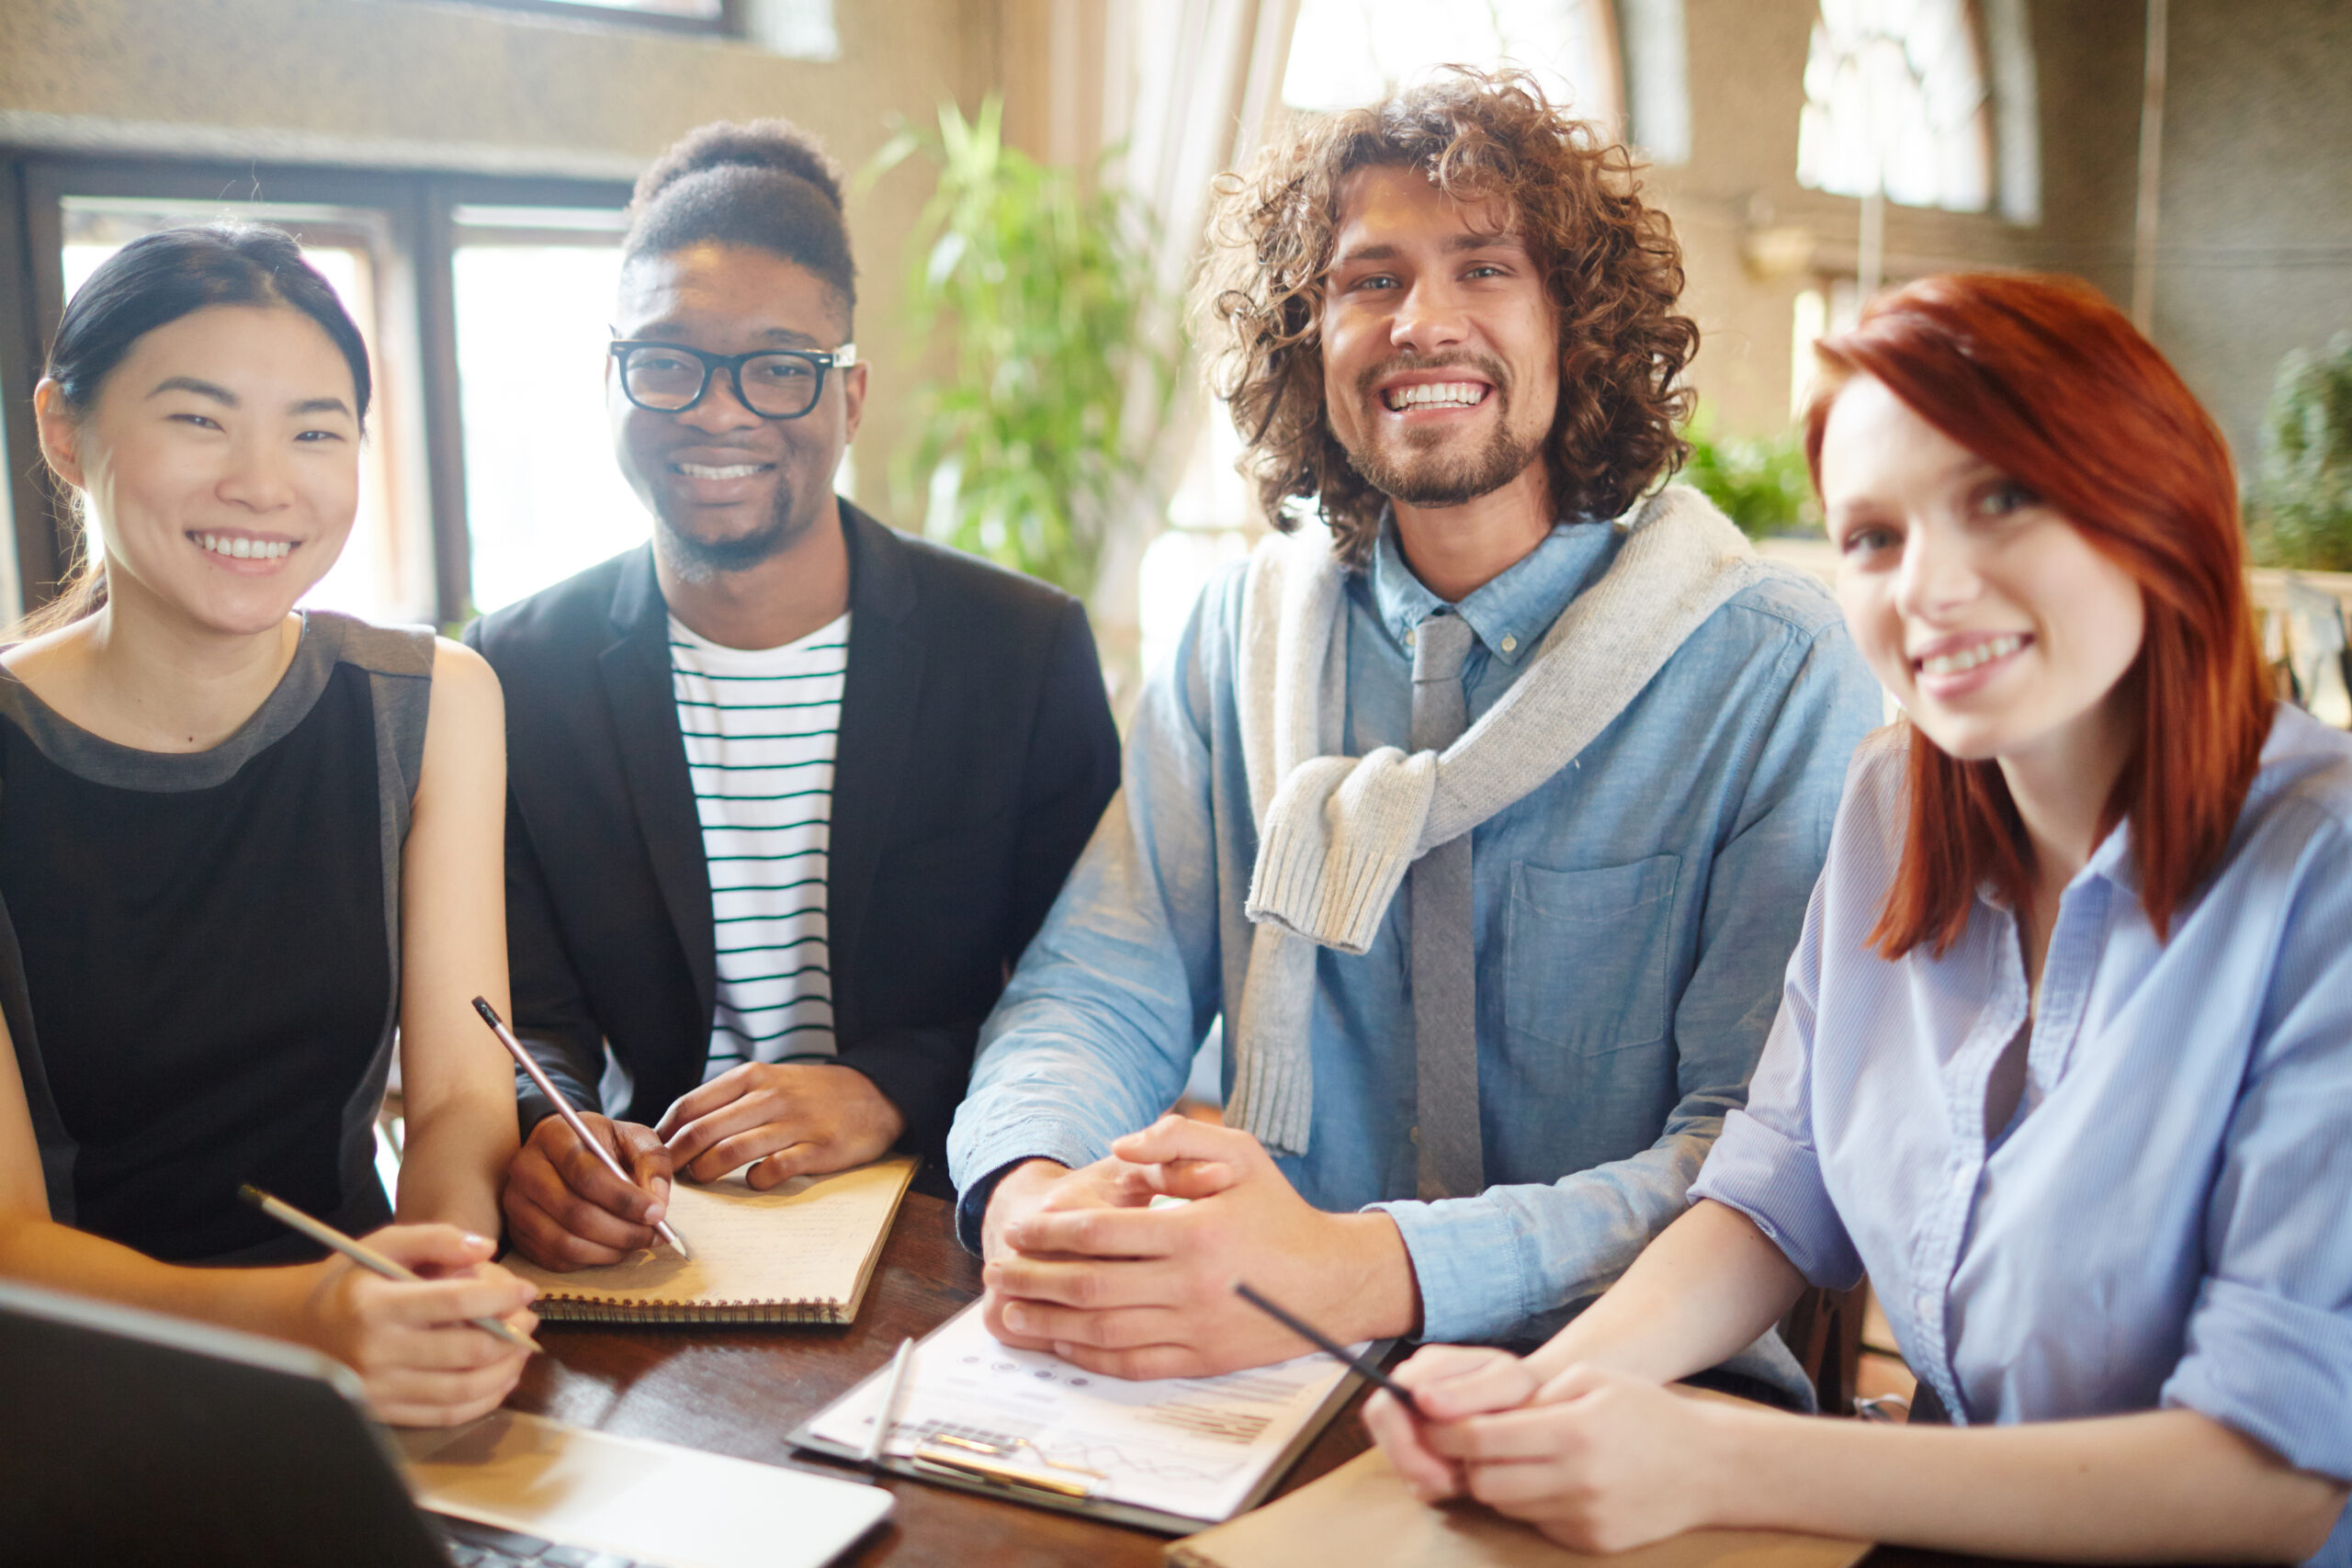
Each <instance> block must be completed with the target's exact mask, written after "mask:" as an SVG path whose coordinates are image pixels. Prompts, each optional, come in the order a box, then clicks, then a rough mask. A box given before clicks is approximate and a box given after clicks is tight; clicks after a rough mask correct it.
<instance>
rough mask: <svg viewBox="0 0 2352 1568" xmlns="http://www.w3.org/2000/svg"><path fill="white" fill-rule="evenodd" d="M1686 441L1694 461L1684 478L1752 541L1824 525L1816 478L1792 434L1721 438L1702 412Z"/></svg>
mask: <svg viewBox="0 0 2352 1568" xmlns="http://www.w3.org/2000/svg"><path fill="white" fill-rule="evenodd" d="M1683 436H1684V438H1685V439H1686V440H1688V441H1689V442H1690V443H1691V457H1690V460H1689V461H1688V462H1686V463H1684V464H1683V466H1682V472H1681V474H1680V476H1679V478H1680V479H1682V481H1683V482H1684V483H1685V484H1688V485H1691V486H1692V487H1694V488H1696V489H1697V490H1698V491H1701V492H1702V494H1704V495H1705V496H1706V498H1707V499H1708V500H1710V501H1712V502H1714V503H1715V504H1716V505H1717V506H1720V507H1722V508H1723V511H1724V516H1726V517H1728V518H1730V519H1731V520H1732V521H1733V522H1734V523H1736V524H1738V525H1739V530H1740V532H1741V533H1743V534H1746V535H1747V536H1748V537H1749V538H1751V539H1760V538H1763V537H1765V536H1768V535H1772V534H1795V533H1803V532H1806V531H1808V530H1813V529H1817V528H1819V526H1820V525H1821V509H1820V508H1819V507H1818V506H1817V505H1815V502H1814V499H1813V476H1812V475H1811V474H1810V473H1808V472H1807V471H1806V469H1805V465H1804V447H1803V446H1801V445H1799V443H1798V441H1797V438H1796V436H1795V435H1794V434H1782V435H1777V436H1736V435H1734V436H1718V435H1716V434H1715V433H1714V422H1713V420H1711V419H1709V418H1707V417H1706V416H1705V414H1704V413H1703V412H1702V413H1700V414H1698V415H1695V416H1693V417H1692V419H1691V423H1690V426H1689V427H1688V428H1687V429H1686V430H1685V431H1684V432H1683Z"/></svg>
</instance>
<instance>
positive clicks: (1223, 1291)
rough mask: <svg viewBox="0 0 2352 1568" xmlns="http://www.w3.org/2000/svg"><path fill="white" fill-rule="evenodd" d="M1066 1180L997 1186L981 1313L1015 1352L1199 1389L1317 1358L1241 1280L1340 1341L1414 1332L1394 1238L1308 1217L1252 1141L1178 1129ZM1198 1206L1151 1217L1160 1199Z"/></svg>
mask: <svg viewBox="0 0 2352 1568" xmlns="http://www.w3.org/2000/svg"><path fill="white" fill-rule="evenodd" d="M1111 1148H1112V1152H1111V1155H1110V1156H1109V1157H1107V1158H1104V1159H1101V1160H1097V1161H1096V1162H1094V1163H1093V1164H1092V1165H1089V1166H1085V1167H1083V1168H1080V1169H1077V1170H1071V1169H1069V1168H1066V1167H1064V1166H1061V1165H1059V1164H1057V1163H1056V1162H1054V1161H1052V1160H1045V1159H1038V1160H1031V1161H1029V1162H1027V1163H1026V1164H1024V1165H1021V1166H1018V1167H1015V1168H1013V1169H1012V1170H1011V1171H1009V1172H1007V1173H1006V1174H1005V1175H1004V1177H1003V1178H1002V1179H1001V1180H999V1181H998V1183H997V1187H996V1190H995V1192H994V1193H992V1194H991V1195H990V1197H989V1207H988V1213H987V1216H986V1218H985V1221H984V1222H983V1224H982V1228H981V1258H982V1269H981V1280H982V1282H983V1284H984V1286H985V1287H986V1292H987V1293H986V1296H985V1297H984V1301H985V1305H984V1307H983V1312H984V1314H985V1320H986V1322H987V1325H988V1328H989V1333H991V1334H993V1335H995V1336H996V1337H997V1338H998V1339H1000V1340H1001V1341H1003V1342H1004V1343H1005V1344H1008V1345H1015V1346H1019V1347H1022V1348H1025V1349H1033V1350H1052V1351H1053V1352H1055V1353H1056V1354H1057V1355H1058V1356H1060V1357H1061V1358H1062V1359H1064V1360H1067V1361H1069V1362H1072V1363H1074V1364H1075V1365H1078V1366H1080V1367H1084V1368H1086V1369H1087V1370H1089V1371H1096V1372H1102V1373H1103V1374H1106V1375H1108V1376H1113V1377H1122V1378H1170V1377H1204V1376H1209V1375H1213V1374H1215V1373H1218V1372H1227V1371H1238V1370H1239V1369H1240V1368H1243V1367H1257V1366H1264V1365H1266V1364H1268V1363H1270V1362H1273V1361H1280V1360H1284V1359H1288V1358H1290V1357H1293V1356H1296V1355H1300V1354H1302V1353H1304V1352H1305V1351H1306V1350H1307V1349H1308V1348H1309V1347H1308V1346H1307V1345H1306V1342H1305V1341H1303V1340H1301V1339H1299V1338H1297V1337H1295V1336H1294V1335H1292V1334H1291V1333H1290V1332H1289V1331H1288V1330H1287V1329H1284V1328H1283V1327H1282V1326H1281V1325H1278V1324H1276V1323H1274V1322H1273V1321H1272V1320H1271V1319H1269V1318H1267V1317H1266V1316H1265V1315H1264V1314H1261V1313H1260V1312H1258V1311H1257V1310H1256V1309H1255V1308H1253V1307H1251V1306H1250V1305H1249V1304H1248V1303H1245V1302H1243V1301H1241V1300H1240V1299H1239V1298H1238V1297H1237V1296H1236V1295H1234V1293H1233V1281H1234V1280H1237V1279H1238V1280H1247V1281H1248V1282H1249V1283H1250V1284H1251V1285H1252V1286H1255V1287H1256V1288H1257V1289H1259V1290H1261V1291H1263V1292H1265V1293H1266V1294H1267V1295H1269V1296H1271V1297H1272V1298H1273V1299H1274V1300H1276V1301H1278V1302H1281V1303H1283V1305H1285V1306H1288V1307H1290V1308H1291V1309H1292V1310H1293V1311H1295V1312H1296V1313H1297V1314H1300V1315H1301V1316H1303V1317H1305V1318H1306V1319H1307V1320H1308V1321H1309V1322H1312V1323H1315V1324H1317V1325H1318V1326H1321V1327H1323V1328H1324V1329H1325V1330H1326V1331H1327V1332H1329V1333H1331V1334H1334V1335H1336V1336H1338V1337H1340V1339H1341V1340H1343V1341H1355V1340H1360V1339H1373V1338H1383V1337H1389V1336H1392V1335H1397V1334H1409V1333H1411V1332H1412V1331H1413V1329H1414V1328H1415V1326H1416V1325H1418V1322H1419V1315H1420V1302H1419V1293H1418V1291H1417V1289H1416V1287H1415V1284H1414V1280H1413V1270H1412V1264H1411V1261H1410V1259H1409V1258H1408V1256H1407V1254H1406V1251H1405V1244H1404V1239H1403V1237H1402V1236H1401V1235H1399V1234H1398V1232H1397V1226H1396V1224H1395V1223H1394V1222H1393V1221H1391V1220H1390V1219H1389V1218H1388V1216H1387V1215H1385V1214H1384V1213H1376V1212H1375V1213H1358V1214H1335V1213H1326V1212H1324V1211H1322V1210H1318V1209H1316V1208H1314V1207H1313V1206H1312V1205H1310V1204H1308V1203H1307V1202H1306V1200H1305V1199H1303V1198H1301V1197H1300V1196H1299V1195H1298V1192H1297V1190H1295V1188H1293V1187H1292V1186H1291V1184H1290V1182H1289V1181H1288V1180H1287V1179H1284V1177H1283V1174H1282V1172H1281V1171H1280V1170H1279V1169H1278V1168H1276V1167H1275V1165H1274V1162H1273V1159H1272V1156H1269V1155H1268V1154H1267V1153H1266V1151H1265V1149H1264V1148H1263V1147H1262V1146H1261V1145H1260V1144H1259V1143H1258V1140H1257V1139H1255V1138H1253V1137H1251V1136H1250V1134H1247V1133H1243V1132H1239V1131H1237V1130H1235V1129H1232V1128H1227V1127H1217V1126H1212V1125H1209V1124H1208V1123H1205V1122H1194V1121H1191V1120H1188V1119H1186V1118H1184V1117H1181V1116H1175V1115H1169V1116H1163V1117H1161V1118H1160V1119H1159V1121H1158V1122H1154V1123H1152V1125H1150V1126H1149V1127H1147V1128H1145V1129H1144V1130H1143V1131H1142V1132H1140V1133H1133V1134H1128V1135H1127V1136H1125V1137H1124V1138H1121V1139H1119V1140H1118V1141H1117V1142H1116V1143H1114V1144H1113V1145H1111ZM1162 1195H1165V1196H1168V1197H1172V1198H1183V1199H1188V1200H1190V1201H1188V1202H1186V1203H1184V1204H1182V1205H1181V1206H1166V1205H1163V1206H1161V1207H1159V1208H1157V1209H1155V1208H1152V1207H1150V1203H1151V1201H1152V1200H1153V1199H1154V1198H1156V1197H1159V1196H1162Z"/></svg>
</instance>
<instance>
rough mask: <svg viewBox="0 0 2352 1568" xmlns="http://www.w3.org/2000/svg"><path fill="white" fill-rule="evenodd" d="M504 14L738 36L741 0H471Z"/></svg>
mask: <svg viewBox="0 0 2352 1568" xmlns="http://www.w3.org/2000/svg"><path fill="white" fill-rule="evenodd" d="M473 3H474V4H475V5H477V6H496V7H498V8H499V9H501V10H507V11H536V12H537V13H539V14H540V15H542V16H556V17H603V18H605V19H608V20H615V21H623V20H625V21H628V22H634V23H638V24H640V25H643V26H646V27H653V28H669V29H673V30H675V31H679V32H695V33H729V34H732V33H738V32H741V30H742V29H741V27H740V26H738V25H737V24H738V13H739V12H740V11H741V9H742V6H743V0H473Z"/></svg>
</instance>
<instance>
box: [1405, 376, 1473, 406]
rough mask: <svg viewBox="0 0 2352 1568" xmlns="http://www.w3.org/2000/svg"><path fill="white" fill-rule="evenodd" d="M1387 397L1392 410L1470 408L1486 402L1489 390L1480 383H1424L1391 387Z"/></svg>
mask: <svg viewBox="0 0 2352 1568" xmlns="http://www.w3.org/2000/svg"><path fill="white" fill-rule="evenodd" d="M1486 396H1487V388H1486V384H1485V383H1484V382H1480V381H1422V382H1417V383H1416V384H1414V385H1412V386H1409V387H1391V388H1389V389H1388V390H1387V392H1386V393H1385V397H1386V399H1387V401H1388V406H1389V407H1390V408H1392V409H1416V408H1428V407H1430V406H1431V405H1441V406H1445V407H1451V408H1468V407H1471V406H1472V405H1474V404H1476V403H1478V402H1481V401H1483V400H1485V398H1486Z"/></svg>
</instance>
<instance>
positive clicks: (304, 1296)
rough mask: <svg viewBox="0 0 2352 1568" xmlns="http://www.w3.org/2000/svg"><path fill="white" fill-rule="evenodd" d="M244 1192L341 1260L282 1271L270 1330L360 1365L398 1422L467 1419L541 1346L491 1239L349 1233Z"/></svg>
mask: <svg viewBox="0 0 2352 1568" xmlns="http://www.w3.org/2000/svg"><path fill="white" fill-rule="evenodd" d="M239 1195H240V1196H241V1197H243V1199H244V1201H246V1202H248V1203H250V1204H252V1205H253V1206H254V1207H255V1208H257V1209H259V1210H261V1211H262V1212H263V1213H266V1214H268V1215H269V1216H270V1217H271V1218H273V1219H275V1220H277V1221H278V1222H279V1223H280V1224H285V1225H287V1226H288V1227H289V1228H291V1229H294V1230H297V1231H300V1233H301V1234H303V1235H307V1236H309V1237H310V1238H311V1239H312V1240H313V1241H316V1242H317V1243H319V1245H320V1246H322V1247H326V1248H327V1249H329V1250H330V1251H331V1252H334V1253H338V1254H340V1255H341V1256H340V1258H328V1259H327V1261H326V1262H324V1263H322V1264H312V1265H308V1266H306V1267H303V1268H301V1269H293V1270H288V1271H287V1273H288V1283H289V1284H291V1285H293V1286H294V1287H295V1290H296V1292H298V1294H297V1298H296V1299H295V1300H293V1301H291V1302H290V1303H289V1305H290V1306H291V1307H292V1321H290V1322H288V1323H287V1324H285V1325H283V1327H281V1328H279V1329H277V1330H276V1332H281V1333H284V1334H285V1335H286V1336H287V1337H289V1338H292V1339H296V1340H299V1341H300V1342H302V1343H304V1344H308V1345H312V1346H315V1347H316V1348H319V1349H321V1350H323V1351H325V1352H326V1353H327V1354H328V1355H331V1356H333V1357H334V1359H337V1360H339V1361H341V1362H343V1363H344V1364H345V1366H347V1367H349V1368H351V1369H352V1371H355V1372H357V1373H358V1374H359V1378H360V1381H361V1382H362V1383H363V1384H364V1385H365V1386H366V1388H367V1391H368V1401H369V1403H371V1404H374V1406H375V1407H376V1412H377V1414H378V1415H379V1416H381V1417H382V1418H383V1419H385V1420H386V1421H389V1422H391V1423H392V1424H393V1425H395V1426H402V1427H443V1426H454V1425H456V1424H458V1423H459V1422H464V1421H470V1420H472V1419H473V1418H474V1417H475V1416H480V1415H482V1414H483V1413H484V1412H486V1411H489V1410H492V1409H494V1408H496V1407H497V1405H498V1404H499V1402H500V1401H501V1400H503V1398H504V1397H505V1396H506V1393H507V1392H508V1391H509V1390H511V1389H512V1388H513V1387H514V1386H515V1380H516V1379H517V1378H518V1377H520V1376H521V1375H522V1372H523V1367H524V1363H525V1362H526V1360H528V1359H529V1357H530V1354H531V1352H532V1351H534V1350H536V1349H537V1348H538V1346H537V1342H535V1341H534V1340H533V1339H532V1338H531V1337H530V1330H531V1329H532V1328H533V1327H535V1326H537V1323H538V1319H537V1317H536V1316H534V1315H533V1314H532V1313H531V1312H530V1310H529V1303H530V1301H531V1298H532V1297H533V1296H534V1295H535V1294H537V1292H535V1291H534V1290H533V1288H532V1286H531V1284H530V1282H529V1281H528V1280H520V1279H517V1278H516V1277H515V1276H514V1275H513V1274H510V1273H509V1272H507V1271H506V1270H505V1269H502V1268H500V1267H499V1266H498V1265H497V1264H495V1263H493V1262H492V1261H491V1257H492V1253H493V1252H495V1251H496V1249H497V1247H496V1244H495V1243H494V1242H492V1241H491V1240H489V1239H488V1238H487V1237H484V1236H479V1235H468V1234H467V1233H466V1232H464V1231H462V1230H460V1229H459V1228H458V1227H457V1226H455V1225H447V1224H406V1225H401V1224H394V1225H386V1226H384V1227H383V1228H382V1229H380V1230H377V1231H372V1232H370V1233H369V1234H368V1237H367V1239H366V1240H365V1241H356V1240H354V1239H353V1238H352V1237H350V1236H347V1235H344V1234H343V1233H342V1232H340V1231H338V1230H336V1229H334V1227H333V1226H331V1225H327V1224H322V1223H321V1222H320V1221H318V1220H315V1219H313V1218H311V1216H310V1215H308V1214H306V1213H302V1212H301V1211H300V1210H299V1209H296V1208H294V1207H293V1206H292V1205H291V1204H288V1203H284V1202H281V1201H278V1200H277V1199H276V1198H273V1197H271V1196H269V1195H268V1194H267V1193H266V1192H262V1191H260V1190H257V1189H254V1188H251V1187H248V1188H245V1189H244V1190H243V1191H242V1192H241V1193H240V1194H239Z"/></svg>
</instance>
